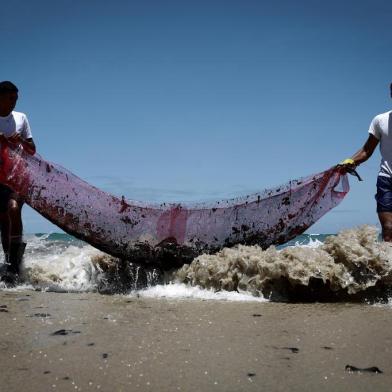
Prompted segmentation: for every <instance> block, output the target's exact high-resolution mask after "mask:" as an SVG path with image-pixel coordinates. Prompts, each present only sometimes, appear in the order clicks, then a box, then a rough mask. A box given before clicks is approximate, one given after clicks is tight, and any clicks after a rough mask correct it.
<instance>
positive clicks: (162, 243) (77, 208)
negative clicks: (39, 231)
mask: <svg viewBox="0 0 392 392" xmlns="http://www.w3.org/2000/svg"><path fill="white" fill-rule="evenodd" d="M0 158H1V169H0V182H1V183H4V184H6V185H8V186H9V187H10V188H12V189H13V190H14V191H15V192H17V193H19V194H20V195H21V196H22V197H23V198H24V199H25V200H26V202H27V203H28V204H29V205H30V206H31V207H32V208H33V209H35V210H36V211H38V212H39V213H40V214H41V215H43V216H44V217H45V218H47V219H48V220H50V221H51V222H52V223H54V224H56V225H57V226H58V227H60V228H61V229H63V230H64V231H65V232H67V233H69V234H72V235H74V236H75V237H77V238H79V239H82V240H84V241H86V242H88V243H90V244H91V245H92V246H94V247H96V248H98V249H100V250H102V251H104V252H107V253H109V254H111V255H113V256H115V257H120V258H123V259H129V260H132V261H134V262H139V263H143V264H148V263H151V264H155V265H159V266H161V267H163V268H165V269H168V268H173V267H178V266H180V265H182V264H184V263H189V262H190V261H191V260H192V259H193V258H194V257H196V256H197V255H199V254H201V253H204V252H207V253H211V252H215V251H218V250H219V249H222V248H223V247H230V246H233V245H235V244H239V243H241V244H249V245H254V244H257V245H260V246H261V247H263V248H267V247H268V246H270V245H271V244H280V243H284V242H286V241H288V240H290V239H292V238H294V237H295V236H297V235H298V234H301V233H303V232H304V231H305V230H306V229H307V228H308V227H309V226H311V225H312V224H313V223H314V222H316V221H317V220H318V219H320V218H321V217H322V216H323V215H324V214H325V213H327V212H328V211H329V210H330V209H332V208H333V207H335V206H336V205H337V204H339V203H340V201H341V200H342V199H343V198H344V196H345V195H346V194H347V192H348V191H349V184H348V179H347V175H345V174H343V173H341V171H340V170H339V168H337V167H333V168H331V169H329V170H326V171H324V172H322V173H317V174H314V175H311V176H308V177H304V178H301V179H297V180H291V181H289V182H287V183H286V184H284V185H282V186H279V187H275V188H273V189H268V190H264V191H262V192H260V193H256V194H252V195H247V196H244V197H239V198H234V199H229V200H220V201H217V202H213V203H193V204H184V203H161V204H152V203H143V202H140V201H131V200H126V199H125V198H124V196H123V197H116V196H113V195H111V194H109V193H106V192H104V191H102V190H100V189H98V188H96V187H94V186H92V185H90V184H88V183H87V182H85V181H83V180H82V179H80V178H79V177H77V176H76V175H74V174H72V173H71V172H69V171H68V170H66V169H64V168H62V167H61V166H59V165H57V164H55V163H51V162H48V161H46V160H44V159H43V158H42V157H41V156H39V155H38V154H36V155H34V156H31V155H28V154H27V153H25V152H24V151H23V149H22V148H11V147H10V146H8V145H5V144H3V145H2V146H1V155H0Z"/></svg>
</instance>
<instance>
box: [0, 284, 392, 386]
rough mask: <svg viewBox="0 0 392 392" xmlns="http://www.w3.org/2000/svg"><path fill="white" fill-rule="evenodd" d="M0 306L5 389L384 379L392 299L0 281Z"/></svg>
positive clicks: (386, 382) (391, 359) (383, 382)
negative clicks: (306, 299)
mask: <svg viewBox="0 0 392 392" xmlns="http://www.w3.org/2000/svg"><path fill="white" fill-rule="evenodd" d="M0 310H1V312H0V319H1V338H0V350H1V353H0V366H1V373H0V385H1V388H0V389H1V390H2V391H21V390H25V391H49V390H57V391H74V390H84V391H89V390H101V391H133V390H141V391H158V390H159V391H176V390H181V391H261V390H264V391H288V390H290V391H304V390H333V391H347V390H355V391H370V390H373V391H389V390H390V389H391V387H390V385H391V382H392V377H391V375H392V370H391V363H392V352H391V342H392V331H391V324H392V309H390V308H389V307H388V306H374V305H373V306H370V305H360V304H347V303H346V304H282V303H281V304H279V303H269V302H266V303H257V302H224V301H202V300H167V299H146V298H137V297H134V298H132V297H126V296H103V295H99V294H91V293H85V294H59V293H45V292H34V291H15V292H12V291H3V292H0ZM346 365H351V366H355V367H358V368H367V367H373V366H376V367H378V368H379V369H380V370H381V371H382V372H383V373H380V374H377V373H371V372H348V371H347V370H345V367H346Z"/></svg>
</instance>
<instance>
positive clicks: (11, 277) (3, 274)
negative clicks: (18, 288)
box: [0, 254, 18, 287]
mask: <svg viewBox="0 0 392 392" xmlns="http://www.w3.org/2000/svg"><path fill="white" fill-rule="evenodd" d="M0 281H1V282H4V283H5V284H6V285H7V286H8V287H10V286H11V287H12V286H15V285H16V284H17V281H18V275H17V274H15V272H14V268H12V266H11V264H10V262H9V255H8V254H5V260H4V264H1V265H0Z"/></svg>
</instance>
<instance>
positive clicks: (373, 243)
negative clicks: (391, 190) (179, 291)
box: [173, 226, 392, 301]
mask: <svg viewBox="0 0 392 392" xmlns="http://www.w3.org/2000/svg"><path fill="white" fill-rule="evenodd" d="M377 237H378V233H377V229H376V228H375V227H371V226H362V227H360V228H356V229H350V230H344V231H342V232H340V233H339V234H338V235H336V236H329V237H327V238H326V239H325V242H324V244H314V243H313V244H311V245H310V246H291V247H287V248H285V249H283V250H280V251H279V250H277V249H276V248H275V247H273V246H271V247H270V248H268V249H267V250H262V249H261V248H260V247H258V246H242V245H240V246H237V247H235V248H230V249H229V248H225V249H223V250H222V251H220V252H218V253H217V254H215V255H206V254H205V255H201V256H199V257H197V258H196V259H195V260H194V261H193V262H192V263H191V264H190V265H185V266H183V267H182V268H181V269H179V270H178V271H176V272H174V273H173V280H174V281H176V282H181V283H187V284H190V285H192V286H195V285H197V286H199V287H202V288H208V289H214V290H227V291H239V292H249V293H252V294H253V295H255V296H264V297H267V298H272V299H283V300H309V301H312V300H323V299H324V300H339V299H340V300H343V299H344V300H347V299H350V297H351V298H358V297H361V296H362V295H368V294H369V295H370V296H373V297H374V295H378V296H380V295H381V296H383V294H386V290H387V289H388V287H390V286H391V284H392V273H391V263H392V247H391V245H389V244H388V243H384V242H379V241H378V240H377ZM375 289H377V293H375V292H372V290H373V291H374V290H375Z"/></svg>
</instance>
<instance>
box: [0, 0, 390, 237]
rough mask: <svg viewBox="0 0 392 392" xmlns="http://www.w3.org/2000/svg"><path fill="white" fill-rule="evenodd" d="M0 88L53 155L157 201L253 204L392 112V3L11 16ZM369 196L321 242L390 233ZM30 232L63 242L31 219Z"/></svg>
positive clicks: (341, 215)
mask: <svg viewBox="0 0 392 392" xmlns="http://www.w3.org/2000/svg"><path fill="white" fill-rule="evenodd" d="M1 8H2V11H1V23H0V42H1V48H2V53H3V55H2V61H1V68H0V70H1V72H0V79H2V80H12V81H14V82H15V83H16V84H17V85H18V87H19V89H20V100H19V103H18V107H17V110H20V111H23V112H25V113H27V114H28V116H29V119H30V123H31V126H32V130H33V135H34V139H35V141H36V144H37V146H38V151H39V152H40V153H41V155H43V156H44V157H45V158H47V159H49V160H51V161H54V162H57V163H60V164H61V165H62V166H64V167H66V168H68V169H69V170H71V171H72V172H74V173H75V174H77V175H79V176H80V177H82V178H83V179H85V180H87V181H89V182H90V183H92V184H94V185H96V186H98V187H101V188H103V189H105V190H107V191H110V192H112V193H115V194H117V195H122V194H124V195H126V196H127V197H129V198H134V199H144V200H154V201H156V200H202V199H213V198H223V197H227V196H233V195H236V194H238V195H241V194H244V193H246V192H252V191H258V190H261V189H264V188H267V187H272V186H274V185H278V184H280V183H283V182H286V181H287V180H289V179H292V178H297V177H300V176H305V175H308V174H311V173H314V172H318V171H322V170H324V169H327V168H328V167H330V166H332V165H334V164H336V163H337V162H339V161H340V160H342V159H343V158H346V157H347V156H350V155H351V154H352V153H353V152H355V151H356V150H357V149H358V148H359V147H360V146H361V145H362V144H363V142H364V141H365V139H366V138H367V130H368V126H369V123H370V121H371V119H372V118H373V117H374V116H375V115H376V114H377V113H380V112H384V111H387V110H390V108H391V100H390V98H389V95H388V85H389V83H390V82H391V81H392V72H391V70H392V51H391V50H390V46H391V42H392V30H391V28H390V21H391V20H392V3H391V2H390V1H380V0H373V1H360V0H357V1H351V0H346V1H344V2H342V1H336V0H331V1H328V2H325V1H318V0H315V1H295V2H294V1H292V0H290V1H289V0H286V1H281V0H276V1H273V2H272V1H268V2H264V1H260V0H259V1H248V0H241V1H230V0H226V1H214V0H210V1H203V0H198V1H170V0H168V1H149V0H145V1H119V0H112V1H110V2H108V1H101V0H96V1H64V0H57V1H40V0H35V1H26V0H25V1H18V0H13V1H12V2H3V3H2V6H1ZM379 159H380V158H379V154H378V152H377V154H375V156H373V157H372V158H371V160H370V161H368V162H367V163H366V164H365V165H364V166H363V167H361V168H360V169H359V171H360V173H361V175H362V176H363V177H364V180H365V181H364V182H363V183H357V181H356V180H355V179H353V180H351V184H352V191H351V192H350V194H349V195H348V196H347V198H346V199H345V200H344V202H343V203H342V204H341V206H339V207H338V208H337V209H335V210H334V211H332V212H331V213H329V214H328V215H327V216H326V217H325V218H323V219H322V220H320V221H319V222H318V223H317V224H316V225H315V226H313V227H312V228H311V229H310V230H309V231H310V232H322V233H327V232H336V231H337V230H339V229H341V228H344V227H351V226H354V225H358V224H362V223H370V224H376V223H377V216H376V213H375V202H374V193H375V182H376V175H377V170H378V165H379ZM24 222H25V231H26V232H38V231H40V232H42V231H56V230H57V229H56V228H55V227H54V226H52V225H50V224H49V223H47V222H46V221H45V220H44V219H43V218H41V217H40V216H39V215H38V214H36V213H35V212H33V211H32V210H31V209H29V208H28V207H25V208H24Z"/></svg>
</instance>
